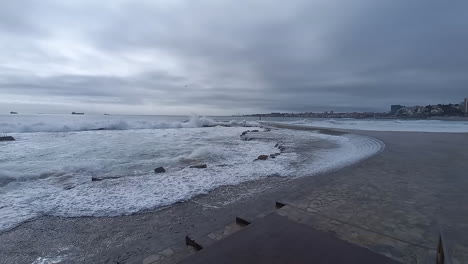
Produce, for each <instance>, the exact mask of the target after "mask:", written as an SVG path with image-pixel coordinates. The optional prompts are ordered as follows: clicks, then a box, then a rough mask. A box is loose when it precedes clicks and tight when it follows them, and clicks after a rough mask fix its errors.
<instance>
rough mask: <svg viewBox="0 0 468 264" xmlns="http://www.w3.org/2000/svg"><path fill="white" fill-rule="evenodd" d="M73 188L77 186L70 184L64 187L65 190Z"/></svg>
mask: <svg viewBox="0 0 468 264" xmlns="http://www.w3.org/2000/svg"><path fill="white" fill-rule="evenodd" d="M91 179H92V178H91ZM101 180H102V179H101ZM73 188H75V186H73V185H68V186H65V187H63V189H64V190H71V189H73Z"/></svg>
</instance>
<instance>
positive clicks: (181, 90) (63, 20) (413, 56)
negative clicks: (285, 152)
mask: <svg viewBox="0 0 468 264" xmlns="http://www.w3.org/2000/svg"><path fill="white" fill-rule="evenodd" d="M467 9H468V2H466V1H455V2H441V1H436V0H425V1H422V0H420V1H404V0H395V1H374V0H356V1H338V0H312V1H310V0H294V1H287V2H281V3H276V4H271V2H269V1H264V0H254V1H248V2H246V3H240V2H239V1H223V0H220V1H208V0H200V1H188V0H159V1H148V0H135V1H130V0H119V1H92V0H82V1H55V0H44V1H32V0H19V1H3V2H2V3H0V38H1V41H0V113H4V114H7V113H9V112H10V111H16V112H19V113H29V114H32V113H71V112H73V111H76V112H85V113H95V114H103V113H110V114H154V115H168V114H175V115H190V114H192V113H196V114H200V115H232V114H237V113H240V114H249V113H259V112H307V111H314V112H323V111H330V110H333V111H337V112H340V111H342V112H353V111H359V112H366V111H375V112H383V111H388V109H389V106H390V105H392V104H401V105H428V104H438V103H443V104H448V103H459V102H461V101H463V98H465V97H467V89H468V75H467V74H466V73H467V72H468V54H467V53H466V52H465V50H466V47H468V20H467V18H466V10H467Z"/></svg>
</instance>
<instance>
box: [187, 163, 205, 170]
mask: <svg viewBox="0 0 468 264" xmlns="http://www.w3.org/2000/svg"><path fill="white" fill-rule="evenodd" d="M190 168H192V169H206V164H198V165H193V166H190Z"/></svg>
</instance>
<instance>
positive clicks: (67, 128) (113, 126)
mask: <svg viewBox="0 0 468 264" xmlns="http://www.w3.org/2000/svg"><path fill="white" fill-rule="evenodd" d="M72 121H73V122H70V121H69V120H67V121H62V122H61V120H60V119H58V120H52V119H51V120H49V121H40V122H34V121H33V122H31V121H29V122H26V121H16V122H14V121H11V122H1V123H0V132H1V133H32V132H75V131H95V130H129V129H167V128H195V127H206V126H218V125H220V126H248V125H255V124H253V123H252V122H247V121H245V120H243V121H236V120H231V121H228V122H221V121H216V120H213V119H211V118H207V117H200V116H196V115H194V116H192V117H191V118H190V119H189V120H185V121H150V120H122V119H113V120H97V121H92V120H84V121H81V120H72Z"/></svg>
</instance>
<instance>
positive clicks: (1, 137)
mask: <svg viewBox="0 0 468 264" xmlns="http://www.w3.org/2000/svg"><path fill="white" fill-rule="evenodd" d="M0 141H15V138H14V137H12V136H0Z"/></svg>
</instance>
